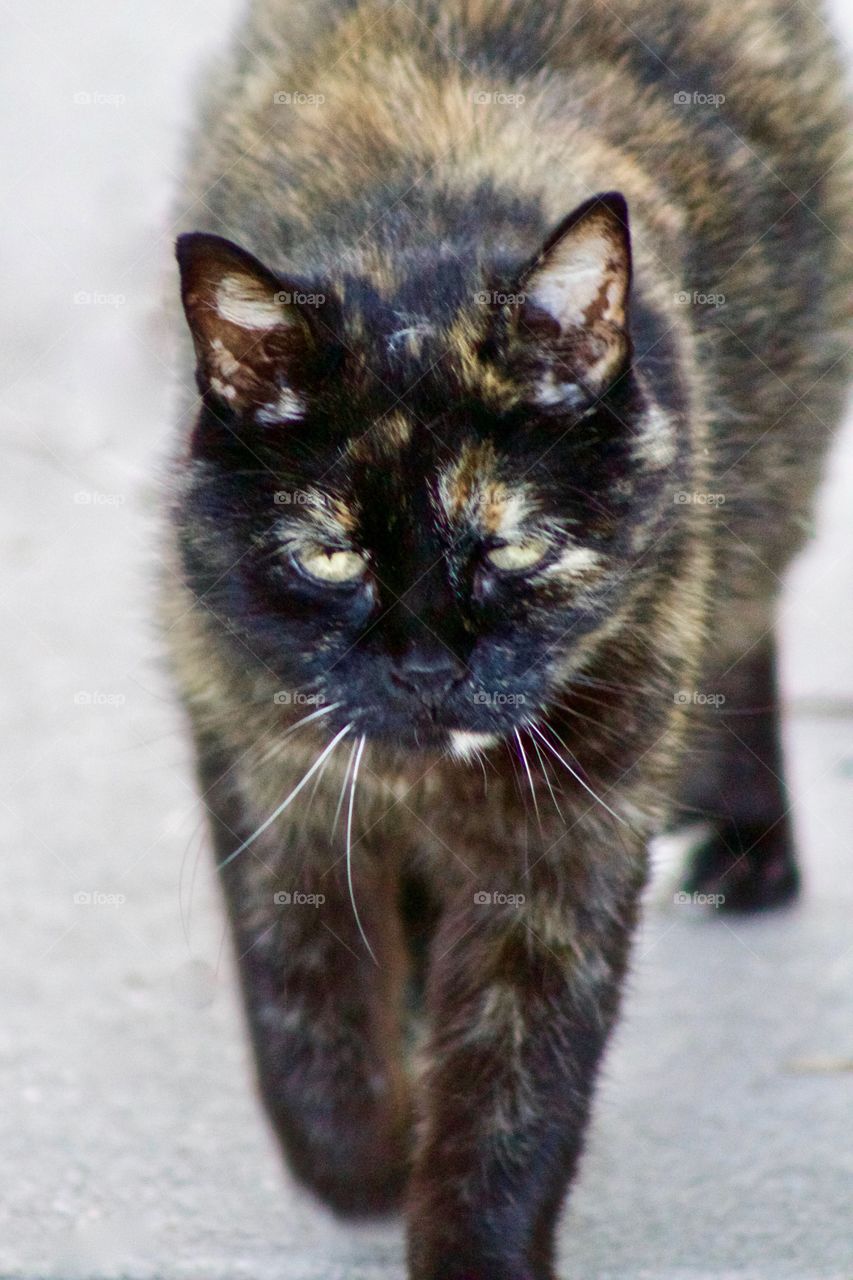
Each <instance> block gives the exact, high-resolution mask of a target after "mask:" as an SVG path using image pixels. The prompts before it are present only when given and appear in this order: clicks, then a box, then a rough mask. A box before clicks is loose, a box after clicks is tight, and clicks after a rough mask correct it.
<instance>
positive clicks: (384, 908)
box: [200, 747, 409, 1215]
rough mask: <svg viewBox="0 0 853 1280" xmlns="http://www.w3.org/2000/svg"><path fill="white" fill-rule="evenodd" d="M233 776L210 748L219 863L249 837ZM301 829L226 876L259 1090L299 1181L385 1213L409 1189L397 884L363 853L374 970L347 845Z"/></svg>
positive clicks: (360, 863)
mask: <svg viewBox="0 0 853 1280" xmlns="http://www.w3.org/2000/svg"><path fill="white" fill-rule="evenodd" d="M226 769H227V765H226V764H225V761H224V760H223V758H222V756H221V755H219V754H218V753H214V752H211V750H210V748H209V747H207V748H205V749H203V750H202V753H201V761H200V773H201V781H202V790H203V793H205V796H206V799H205V803H206V804H207V806H208V808H209V811H210V820H211V827H212V830H213V835H214V845H215V852H216V858H217V862H218V863H221V862H223V861H224V860H225V858H227V857H228V855H229V853H231V852H232V851H233V850H234V849H235V848H236V847H237V846H238V845H239V844H240V843H241V842H242V841H243V840H245V839H246V838H247V836H248V835H249V834H250V833H251V829H252V828H251V827H250V826H249V825H248V824H247V822H246V817H245V814H244V812H243V811H242V808H241V802H240V800H239V796H238V794H237V793H236V792H235V788H234V786H233V780H234V771H233V770H232V771H230V772H226ZM217 779H218V781H217ZM329 825H331V824H330V823H329ZM298 831H299V824H298V823H295V824H294V826H293V829H292V830H287V829H286V830H282V829H281V828H280V827H278V828H277V827H276V826H273V827H271V828H270V829H269V830H268V831H266V832H264V833H263V836H262V837H260V838H259V839H258V840H257V841H256V842H255V843H254V844H253V845H252V846H251V847H250V848H247V849H246V850H244V851H243V852H242V853H241V854H240V855H239V856H238V857H237V858H236V859H234V861H233V862H231V863H230V864H229V865H228V866H227V867H225V868H224V870H223V871H222V872H221V879H222V882H223V887H224V889H225V896H226V900H227V905H228V910H229V915H230V921H231V928H232V933H233V939H234V945H235V949H236V953H237V957H238V967H239V971H240V978H241V982H242V989H243V998H244V1002H245V1008H246V1015H247V1019H248V1023H249V1028H250V1031H251V1035H252V1040H253V1043H254V1049H255V1059H256V1065H257V1072H258V1080H259V1084H260V1092H261V1096H262V1098H263V1101H264V1104H265V1106H266V1110H267V1112H268V1114H269V1117H270V1119H271V1121H272V1123H273V1126H274V1128H275V1131H276V1133H277V1135H278V1137H279V1139H280V1141H281V1144H282V1147H283V1149H284V1151H285V1154H286V1156H287V1158H288V1160H289V1163H290V1165H291V1167H292V1169H293V1172H294V1173H295V1175H296V1176H297V1177H298V1178H299V1179H300V1180H301V1181H302V1182H303V1183H305V1184H306V1185H307V1186H309V1187H310V1188H311V1189H312V1190H313V1191H314V1192H315V1193H316V1194H317V1195H318V1196H320V1197H321V1198H322V1199H323V1200H324V1201H325V1202H326V1203H327V1204H328V1205H329V1206H330V1207H331V1208H332V1209H334V1210H336V1211H337V1212H339V1213H341V1214H344V1215H360V1214H369V1213H381V1212H386V1211H388V1210H389V1209H393V1208H394V1207H396V1205H397V1204H398V1202H399V1198H400V1195H401V1192H402V1189H403V1186H404V1184H405V1177H406V1172H407V1155H408V1141H409V1101H408V1091H407V1083H406V1080H405V1076H404V1072H403V1069H402V1058H401V1050H400V1041H401V1025H400V1023H401V1008H402V1001H403V987H404V983H405V977H406V964H405V958H404V944H403V941H402V936H401V929H400V926H399V923H398V921H397V918H396V915H395V913H394V910H393V904H394V902H395V897H396V892H395V886H394V884H393V882H391V883H389V881H392V880H393V876H394V874H395V873H394V872H393V869H392V870H390V871H389V870H388V868H387V866H383V864H382V863H380V861H379V859H378V858H372V857H371V855H370V853H369V851H368V850H367V849H366V847H365V846H364V845H363V844H362V843H359V844H358V846H357V849H356V851H355V857H354V873H353V874H354V890H355V895H356V900H357V904H358V910H359V916H360V919H361V923H362V925H363V928H364V931H365V934H366V936H367V937H368V939H369V941H370V944H371V947H372V949H373V952H374V953H375V956H376V960H375V961H374V959H373V958H372V957H371V956H370V954H369V952H368V950H367V948H366V947H365V944H364V941H363V939H362V937H361V935H360V932H359V928H358V924H357V922H356V919H355V916H354V914H353V908H352V903H351V901H350V896H349V888H348V884H347V875H346V859H345V856H344V851H343V849H342V848H341V847H339V846H340V844H341V839H340V838H339V839H338V842H337V844H336V845H335V846H334V847H331V848H330V845H329V836H328V830H326V831H325V832H321V831H320V830H319V829H314V830H312V829H311V827H310V826H309V827H308V828H307V830H306V831H305V832H304V833H299V834H298V835H297V834H294V833H296V832H298Z"/></svg>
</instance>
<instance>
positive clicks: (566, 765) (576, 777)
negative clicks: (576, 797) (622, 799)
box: [530, 724, 628, 827]
mask: <svg viewBox="0 0 853 1280" xmlns="http://www.w3.org/2000/svg"><path fill="white" fill-rule="evenodd" d="M549 727H550V726H549ZM530 729H531V732H533V733H535V734H536V736H537V738H539V739H540V741H541V742H542V743H543V745H544V746H546V747H547V748H548V750H549V751H550V752H551V755H552V756H554V757H555V758H556V759H557V760H559V761H560V764H561V765H562V766H563V768H564V769H567V770H568V772H569V773H570V774H571V775H572V777H573V778H574V780H575V782H579V783H580V785H581V786H582V787H583V789H584V791H586V792H588V793H589V795H591V796H592V798H593V800H595V801H597V802H598V804H600V805H601V807H602V809H605V810H606V811H607V812H608V813H609V814H610V816H611V817H612V818H615V819H616V821H617V822H621V823H622V825H623V827H627V826H628V823H627V822H626V821H625V819H624V818H622V817H620V815H619V814H618V813H616V812H615V810H613V809H611V808H610V805H609V804H607V803H606V802H605V801H604V800H602V798H601V796H599V795H596V793H595V792H594V791H593V789H592V787H591V786H590V785H589V783H588V782H587V781H586V780H585V779H584V778H582V777H581V775H580V774H579V773H578V772H577V770H576V769H573V768H572V766H571V765H570V764H569V762H568V760H564V759H563V757H562V756H561V755H560V753H559V751H558V750H557V748H556V747H555V746H553V744H552V743H550V742H549V741H548V739H547V738H546V737H545V735H544V733H542V731H541V729H540V728H539V726H538V725H535V724H532V725H531V726H530ZM555 736H556V735H555Z"/></svg>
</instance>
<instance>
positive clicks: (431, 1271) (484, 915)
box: [409, 841, 646, 1280]
mask: <svg viewBox="0 0 853 1280" xmlns="http://www.w3.org/2000/svg"><path fill="white" fill-rule="evenodd" d="M627 843H628V842H627V841H623V842H620V843H619V845H618V853H614V854H613V855H612V857H611V858H605V859H602V857H601V854H600V850H599V851H598V852H597V853H596V854H595V855H594V856H591V857H590V858H589V860H585V858H584V855H583V854H582V853H581V852H580V850H579V849H577V848H575V849H574V850H573V852H572V855H571V868H570V870H569V872H568V874H567V871H566V868H565V866H564V867H561V868H556V867H555V866H554V865H553V864H552V863H549V862H548V861H547V860H543V861H542V862H540V863H539V864H538V865H537V866H536V867H535V868H534V869H533V870H532V872H531V873H530V877H529V879H528V880H519V882H518V883H517V884H514V885H512V886H507V891H506V892H504V893H495V892H491V893H484V892H483V891H479V892H477V891H475V890H473V889H471V888H470V887H469V888H468V889H466V890H465V891H463V892H460V894H459V895H458V896H457V899H456V900H455V901H454V902H453V903H451V904H449V905H448V907H447V910H446V913H445V916H444V919H443V922H442V925H441V927H440V929H439V931H438V933H437V935H436V938H435V941H434V945H433V950H432V966H433V967H432V972H431V975H430V982H429V990H428V1010H429V1015H430V1020H431V1025H432V1037H431V1042H430V1044H429V1047H428V1054H427V1065H426V1069H425V1076H424V1080H423V1094H422V1097H421V1099H420V1105H421V1108H422V1113H423V1114H422V1129H421V1138H420V1142H419V1147H418V1152H417V1160H416V1165H415V1169H414V1174H413V1178H412V1183H411V1187H410V1196H409V1214H410V1252H409V1257H410V1268H411V1271H410V1275H411V1278H412V1280H553V1277H554V1275H555V1271H554V1233H555V1226H556V1221H557V1216H558V1213H559V1209H560V1205H561V1203H562V1200H563V1197H564V1195H565V1192H566V1189H567V1187H568V1185H569V1182H570V1180H571V1178H572V1175H573V1173H574V1171H575V1168H576V1166H577V1162H578V1157H579V1155H580V1152H581V1146H582V1141H583V1134H584V1130H585V1127H586V1124H587V1120H588V1116H589V1109H590V1100H591V1095H592V1088H593V1083H594V1080H595V1076H596V1072H597V1068H598V1065H599V1062H600V1059H601V1055H602V1051H603V1049H604V1046H605V1043H606V1040H607V1037H608V1034H609V1031H610V1028H611V1026H612V1023H613V1020H614V1017H615V1014H616V1010H617V1006H618V1001H619V990H620V986H621V982H622V979H623V976H624V972H625V967H626V963H627V957H628V950H629V944H630V938H631V933H632V929H633V924H634V920H635V916H636V906H637V899H638V896H639V892H640V889H641V887H642V884H643V882H644V879H645V874H646V856H645V851H644V848H643V847H635V848H634V849H626V845H627ZM489 898H490V899H491V901H488V900H485V899H489Z"/></svg>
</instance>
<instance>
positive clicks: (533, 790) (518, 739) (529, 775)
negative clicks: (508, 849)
mask: <svg viewBox="0 0 853 1280" xmlns="http://www.w3.org/2000/svg"><path fill="white" fill-rule="evenodd" d="M513 733H514V734H515V740H516V742H517V743H518V749H519V751H520V752H521V760H522V763H523V765H524V772H525V773H526V774H527V781H528V782H529V784H530V794H531V796H532V797H533V808H534V811H535V813H536V822H537V823H538V826H539V834H540V835H541V834H542V819H541V817H540V816H539V801H538V800H537V798H536V788H535V787H534V785H533V774H532V773H531V772H530V765H529V764H528V763H527V755H526V754H525V751H524V743H523V742H522V741H521V734H520V733H519V731H518V729H514V730H513Z"/></svg>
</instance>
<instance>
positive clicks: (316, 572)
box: [294, 547, 367, 583]
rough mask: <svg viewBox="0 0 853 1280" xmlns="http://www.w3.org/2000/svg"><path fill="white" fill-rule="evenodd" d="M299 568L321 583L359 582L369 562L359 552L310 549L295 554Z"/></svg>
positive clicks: (332, 548)
mask: <svg viewBox="0 0 853 1280" xmlns="http://www.w3.org/2000/svg"><path fill="white" fill-rule="evenodd" d="M294 559H295V560H296V563H297V564H298V566H299V568H300V569H302V570H303V572H305V573H307V574H308V576H309V577H311V578H316V579H318V581H320V582H331V583H348V582H357V581H358V580H359V578H362V577H363V576H364V571H365V569H366V568H367V562H366V561H365V559H364V556H361V555H359V554H358V552H357V551H339V550H338V549H337V548H335V547H309V548H308V549H306V550H303V551H297V552H294Z"/></svg>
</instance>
